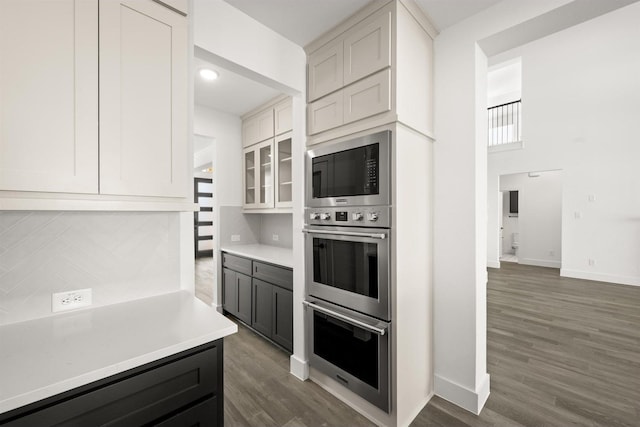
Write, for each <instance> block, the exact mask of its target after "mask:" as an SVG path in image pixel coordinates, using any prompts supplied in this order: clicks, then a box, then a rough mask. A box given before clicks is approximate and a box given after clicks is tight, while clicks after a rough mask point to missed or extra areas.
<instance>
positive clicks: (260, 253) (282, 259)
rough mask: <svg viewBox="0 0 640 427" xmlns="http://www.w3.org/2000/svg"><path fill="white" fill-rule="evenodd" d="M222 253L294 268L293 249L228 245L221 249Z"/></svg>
mask: <svg viewBox="0 0 640 427" xmlns="http://www.w3.org/2000/svg"><path fill="white" fill-rule="evenodd" d="M220 250H221V251H222V252H227V253H230V254H233V255H238V256H244V257H247V258H253V259H255V260H257V261H263V262H268V263H270V264H276V265H281V266H283V267H288V268H293V249H289V248H281V247H279V246H269V245H260V244H254V245H228V246H223V247H221V248H220Z"/></svg>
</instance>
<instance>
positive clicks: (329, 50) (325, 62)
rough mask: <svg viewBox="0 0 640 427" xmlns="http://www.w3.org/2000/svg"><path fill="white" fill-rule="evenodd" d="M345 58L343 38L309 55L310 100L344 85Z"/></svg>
mask: <svg viewBox="0 0 640 427" xmlns="http://www.w3.org/2000/svg"><path fill="white" fill-rule="evenodd" d="M343 60H344V58H343V51H342V39H338V40H334V41H332V42H330V43H328V44H326V45H324V46H322V47H321V48H320V49H318V50H317V51H315V52H313V53H312V54H311V55H309V63H308V72H309V76H308V77H309V83H308V90H309V94H308V96H309V101H313V100H314V99H318V98H320V97H321V96H323V95H326V94H328V93H331V92H333V91H336V90H338V89H340V88H341V87H342V85H343V77H342V74H343V71H342V62H343Z"/></svg>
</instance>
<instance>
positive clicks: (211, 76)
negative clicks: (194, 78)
mask: <svg viewBox="0 0 640 427" xmlns="http://www.w3.org/2000/svg"><path fill="white" fill-rule="evenodd" d="M219 76H220V74H218V72H217V71H214V70H212V69H210V68H203V69H201V70H200V77H202V78H203V79H204V80H207V81H212V80H215V79H217V78H218V77H219Z"/></svg>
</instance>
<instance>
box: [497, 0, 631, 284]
mask: <svg viewBox="0 0 640 427" xmlns="http://www.w3.org/2000/svg"><path fill="white" fill-rule="evenodd" d="M638 22H640V3H635V4H632V5H629V6H626V7H624V8H622V9H619V10H617V11H613V12H611V13H609V14H606V15H603V16H601V17H599V18H596V19H593V20H591V21H588V22H586V23H583V24H581V25H578V26H575V27H572V28H570V29H567V30H565V31H562V32H560V33H556V34H554V35H551V36H549V37H546V38H544V39H541V40H539V41H536V42H533V43H529V44H527V45H525V46H523V47H521V48H518V49H514V50H511V51H508V52H505V53H503V54H501V55H499V56H497V57H495V58H492V62H501V61H504V60H508V59H510V58H513V57H515V56H521V57H522V99H523V101H522V104H523V134H522V137H523V141H524V149H522V150H517V151H508V152H501V153H494V154H490V155H489V175H488V181H489V216H490V219H489V223H488V233H489V241H488V251H489V252H488V261H489V263H491V262H493V261H495V260H496V259H497V256H498V254H497V252H498V250H497V246H498V245H497V239H498V233H497V231H496V230H497V226H496V224H497V222H498V220H497V219H496V218H497V215H498V212H497V209H498V208H497V206H496V205H495V203H494V202H495V201H494V200H493V198H492V194H495V193H496V192H497V191H498V185H499V183H498V176H499V175H503V174H510V173H516V172H525V171H532V170H550V169H563V170H564V196H563V202H562V204H563V207H562V212H563V214H562V271H561V274H562V275H565V276H571V277H579V278H587V279H594V280H602V281H610V282H617V283H624V284H632V285H640V263H639V262H638V259H640V231H639V230H640V226H639V224H640V220H639V218H640V197H638V194H640V171H639V169H638V167H637V159H639V158H640V144H638V143H637V142H638V135H639V134H640V121H639V120H638V118H639V117H640V78H638V76H640V55H639V54H638V52H640V26H638ZM590 196H594V198H595V200H593V201H590ZM589 259H593V260H595V265H589Z"/></svg>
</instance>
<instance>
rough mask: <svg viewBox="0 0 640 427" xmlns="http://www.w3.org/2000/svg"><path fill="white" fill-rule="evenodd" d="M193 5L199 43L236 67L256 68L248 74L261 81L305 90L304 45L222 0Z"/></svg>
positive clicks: (207, 0) (275, 85)
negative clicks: (294, 41)
mask: <svg viewBox="0 0 640 427" xmlns="http://www.w3.org/2000/svg"><path fill="white" fill-rule="evenodd" d="M193 6H194V25H195V32H194V42H195V45H196V46H198V47H201V48H203V49H205V50H207V51H209V52H211V53H213V54H214V55H216V56H218V57H219V58H221V59H222V60H224V61H227V62H228V65H231V66H232V68H234V67H233V66H236V67H241V68H243V69H244V70H247V71H250V72H253V75H252V76H246V77H253V78H254V80H256V81H259V82H260V83H264V84H267V85H268V86H271V87H274V88H276V89H280V90H283V91H285V87H288V88H292V89H294V90H297V91H299V92H303V91H304V87H305V73H304V70H305V65H306V57H305V55H304V52H303V51H302V48H301V47H300V46H297V45H296V44H294V43H293V42H291V41H289V40H287V39H286V38H284V37H283V36H281V35H280V34H278V33H276V32H274V31H272V30H271V29H269V28H267V27H266V26H264V25H263V24H261V23H260V22H258V21H256V20H255V19H253V18H251V17H250V16H248V15H246V14H245V13H243V12H241V11H239V10H238V9H235V8H234V7H233V6H231V5H230V4H228V3H225V2H224V1H222V0H194V2H193ZM236 70H237V69H236ZM236 70H233V71H236Z"/></svg>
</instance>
